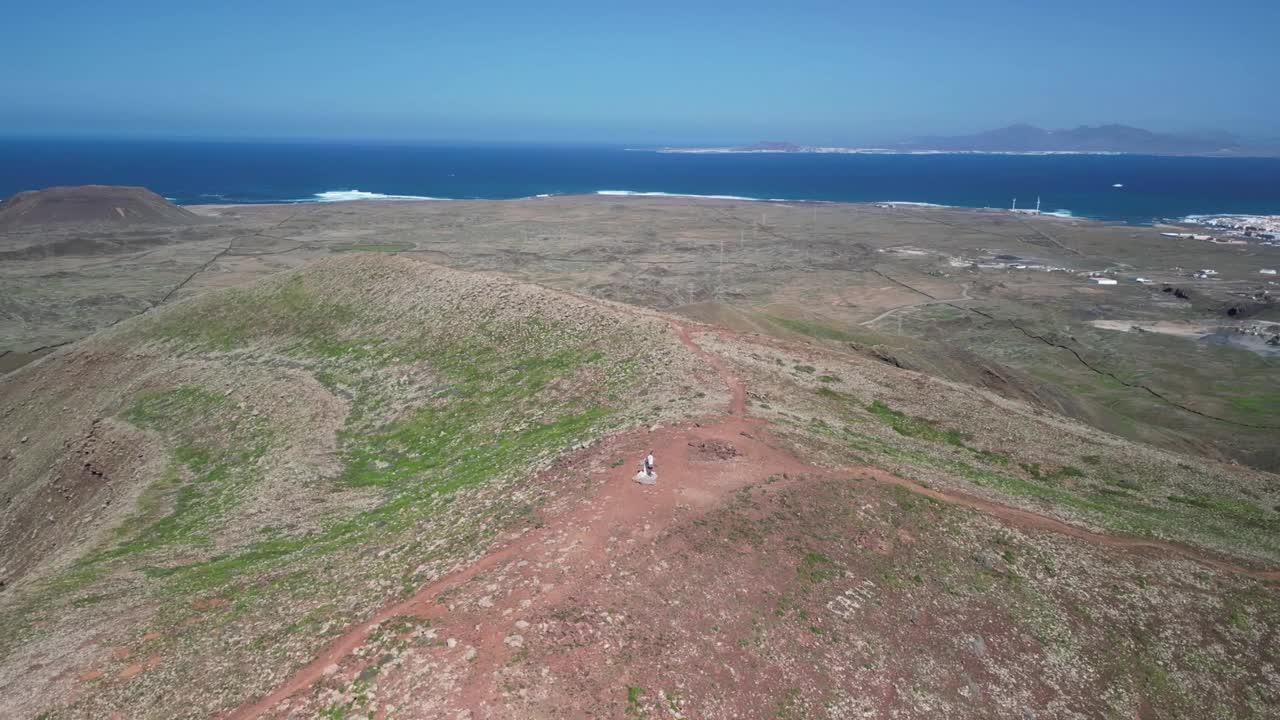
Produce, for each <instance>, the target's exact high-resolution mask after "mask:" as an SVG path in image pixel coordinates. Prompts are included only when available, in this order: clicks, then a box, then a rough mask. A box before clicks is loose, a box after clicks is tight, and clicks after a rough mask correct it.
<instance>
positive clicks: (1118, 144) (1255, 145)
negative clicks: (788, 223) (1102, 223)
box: [660, 125, 1280, 157]
mask: <svg viewBox="0 0 1280 720" xmlns="http://www.w3.org/2000/svg"><path fill="white" fill-rule="evenodd" d="M660 152H672V153H849V154H855V153H856V154H877V153H880V154H897V153H1009V154H1028V155H1031V154H1048V153H1099V154H1101V153H1116V154H1125V155H1183V156H1203V157H1277V156H1280V142H1277V141H1246V140H1244V139H1242V138H1240V137H1238V136H1236V135H1232V134H1231V133H1227V132H1223V131H1220V130H1204V131H1197V132H1192V133H1181V134H1175V133H1158V132H1152V131H1150V130H1144V129H1142V128H1136V127H1130V126H1128V125H1096V126H1092V125H1081V126H1080V127H1077V128H1072V129H1069V130H1046V129H1044V128H1039V127H1035V126H1034V125H1010V126H1009V127H1004V128H1000V129H998V130H988V131H986V132H980V133H975V134H973V135H954V136H930V137H921V138H916V139H914V140H910V141H907V142H901V143H892V144H889V145H881V146H876V147H824V146H816V145H798V144H796V143H790V142H777V141H768V142H758V143H755V144H753V145H745V146H739V147H720V148H664V149H663V150H661V151H660Z"/></svg>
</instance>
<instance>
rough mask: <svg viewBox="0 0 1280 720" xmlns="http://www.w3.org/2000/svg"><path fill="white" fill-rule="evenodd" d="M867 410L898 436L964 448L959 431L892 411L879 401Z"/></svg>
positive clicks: (961, 434)
mask: <svg viewBox="0 0 1280 720" xmlns="http://www.w3.org/2000/svg"><path fill="white" fill-rule="evenodd" d="M867 410H868V411H869V412H870V413H871V414H872V415H874V416H875V417H877V418H879V419H880V420H881V421H882V422H883V423H885V424H886V425H888V426H889V427H891V428H893V429H894V431H895V432H897V433H898V434H899V435H906V436H908V437H914V438H920V439H922V440H928V441H930V442H942V443H946V444H948V445H954V446H955V447H959V448H962V447H965V444H964V441H965V437H964V434H963V433H961V432H960V431H958V430H946V429H943V428H939V427H938V426H937V425H936V424H935V423H932V422H930V421H928V420H923V419H921V418H915V417H911V416H910V415H907V414H905V413H902V412H899V411H897V410H894V409H893V408H891V407H889V406H888V405H885V404H884V403H883V402H880V401H879V400H876V401H874V402H872V403H871V404H870V405H868V406H867Z"/></svg>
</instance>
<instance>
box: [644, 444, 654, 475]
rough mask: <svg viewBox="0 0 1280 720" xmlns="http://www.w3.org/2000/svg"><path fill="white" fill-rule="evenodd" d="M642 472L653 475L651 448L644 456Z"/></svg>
mask: <svg viewBox="0 0 1280 720" xmlns="http://www.w3.org/2000/svg"><path fill="white" fill-rule="evenodd" d="M644 474H645V475H653V450H650V451H649V454H648V455H646V456H645V458H644Z"/></svg>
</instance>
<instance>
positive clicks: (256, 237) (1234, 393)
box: [0, 196, 1280, 469]
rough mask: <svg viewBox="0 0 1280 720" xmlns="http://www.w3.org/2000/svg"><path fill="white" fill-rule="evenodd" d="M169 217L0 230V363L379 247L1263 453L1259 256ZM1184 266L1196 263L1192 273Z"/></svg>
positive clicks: (731, 225)
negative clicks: (193, 299) (870, 352)
mask: <svg viewBox="0 0 1280 720" xmlns="http://www.w3.org/2000/svg"><path fill="white" fill-rule="evenodd" d="M190 209H191V210H193V211H194V212H196V213H198V214H200V215H202V216H205V217H207V218H209V219H210V224H208V225H199V226H195V227H191V226H185V227H181V228H177V229H173V228H163V227H155V226H133V227H129V228H124V229H115V230H112V229H107V230H105V231H104V230H100V229H94V230H78V231H77V230H66V229H63V228H59V227H56V226H55V227H46V228H42V229H39V230H37V231H27V232H18V233H9V234H5V235H2V236H0V259H3V262H0V279H2V280H3V282H4V286H5V289H6V292H5V293H4V295H3V297H0V353H8V354H7V355H4V356H0V364H3V365H0V369H3V368H5V367H8V368H11V367H14V366H16V365H18V364H20V363H21V362H25V361H26V360H27V359H28V358H30V357H31V356H32V353H36V354H38V353H39V352H43V351H44V350H43V349H45V348H48V347H51V346H56V345H58V344H59V343H63V342H67V341H70V340H74V339H76V338H79V337H82V336H83V335H85V334H86V333H88V332H90V331H92V330H93V329H96V328H99V327H104V326H107V325H109V324H111V323H114V322H117V321H119V320H121V319H124V318H127V317H131V316H133V315H135V314H137V313H139V312H142V311H145V310H146V309H148V308H150V307H153V306H155V305H157V304H159V303H161V302H164V301H169V300H174V299H178V298H182V297H185V296H188V295H191V294H194V293H198V292H201V291H203V290H207V289H210V288H218V287H227V286H232V285H237V284H240V283H243V282H247V281H249V280H252V279H255V278H257V277H262V276H264V275H267V274H270V273H272V272H277V271H280V270H283V269H288V268H294V267H298V266H300V265H302V264H304V263H306V262H309V261H311V260H314V259H317V258H320V257H326V256H329V255H332V254H335V253H346V252H361V251H377V252H399V253H403V254H407V255H411V256H412V257H416V258H422V259H426V260H429V261H431V262H436V263H440V264H444V265H447V266H449V267H454V268H459V269H466V270H481V271H496V272H500V273H503V274H505V275H508V276H510V277H514V278H517V279H521V280H526V281H530V282H535V283H538V284H541V285H545V286H548V287H554V288H557V289H562V290H569V291H573V292H578V293H583V294H586V295H590V296H592V297H597V298H601V299H609V300H617V301H621V302H625V303H629V304H634V305H638V306H642V307H648V308H652V309H658V310H663V311H668V312H673V313H676V314H679V315H682V316H684V317H688V318H690V319H694V320H699V321H705V322H710V323H714V324H717V325H721V326H725V327H731V328H734V329H737V330H741V331H746V332H760V333H765V334H770V335H773V336H776V337H783V338H788V339H793V340H806V341H810V342H818V343H826V344H829V345H832V346H848V345H849V344H853V345H855V346H858V347H864V348H877V349H878V350H879V351H880V352H882V353H883V354H884V355H885V356H886V357H889V358H892V359H893V360H894V361H896V362H898V363H899V364H901V365H903V366H905V367H910V368H915V369H918V370H922V371H925V372H930V373H933V374H936V375H941V376H943V377H949V378H952V379H955V380H958V381H962V382H969V383H975V384H982V385H987V386H990V387H996V388H997V389H1000V388H1003V389H1002V390H1000V391H1002V392H1005V393H1006V394H1007V395H1010V396H1013V397H1021V398H1035V399H1036V400H1037V401H1038V402H1041V403H1043V404H1045V406H1046V407H1049V408H1051V409H1053V410H1054V411H1056V412H1064V413H1067V414H1069V415H1072V416H1073V417H1077V418H1080V419H1083V420H1085V421H1087V422H1089V423H1092V424H1094V425H1096V426H1098V427H1101V428H1103V429H1106V430H1107V431H1109V432H1112V433H1117V434H1121V435H1123V436H1125V437H1129V438H1132V439H1138V440H1142V441H1145V442H1154V443H1157V444H1160V445H1162V446H1164V447H1169V448H1180V449H1188V450H1190V451H1192V452H1196V453H1203V454H1208V455H1211V456H1214V457H1217V458H1221V459H1233V460H1236V461H1239V462H1243V463H1247V464H1250V465H1254V466H1255V467H1262V468H1268V469H1275V468H1276V467H1280V455H1278V454H1277V453H1280V450H1277V448H1276V444H1275V443H1274V442H1272V437H1273V435H1274V433H1275V432H1276V430H1277V428H1280V395H1277V394H1276V390H1275V384H1274V378H1275V371H1276V368H1277V365H1278V364H1280V352H1277V350H1278V349H1277V348H1272V347H1269V346H1266V345H1265V344H1264V343H1263V342H1262V340H1261V339H1255V338H1252V337H1249V336H1245V335H1242V334H1240V333H1239V332H1238V330H1241V329H1245V328H1247V327H1249V326H1251V325H1255V324H1258V323H1262V324H1264V325H1266V324H1267V323H1275V322H1280V309H1278V308H1277V305H1276V303H1275V302H1274V298H1270V297H1267V298H1263V296H1262V293H1264V292H1267V293H1270V294H1271V295H1274V294H1275V293H1274V291H1276V290H1280V286H1276V285H1269V284H1268V282H1267V279H1268V278H1267V277H1266V276H1263V275H1260V274H1259V273H1258V269H1259V268H1262V267H1271V266H1274V265H1276V264H1280V258H1277V257H1276V256H1277V255H1280V251H1277V250H1276V249H1275V248H1265V247H1259V246H1257V245H1212V244H1208V243H1203V242H1197V241H1194V240H1191V239H1183V238H1169V237H1164V236H1161V235H1160V234H1159V232H1157V230H1156V229H1154V228H1143V227H1132V226H1121V225H1109V224H1103V223H1096V222H1088V221H1079V220H1071V219H1064V218H1058V217H1053V216H1032V215H1017V214H1011V213H1007V212H999V211H971V210H961V209H949V208H930V207H918V206H906V205H899V206H893V207H882V206H873V205H848V204H785V203H752V202H737V201H716V200H695V199H681V198H638V197H631V198H618V197H602V196H591V197H575V198H542V199H535V200H527V201H506V202H492V201H476V202H464V201H448V202H401V201H384V202H349V203H328V204H323V203H322V204H298V205H263V206H206V207H193V208H190ZM1018 265H1023V266H1028V267H1027V268H1026V269H1010V268H1009V266H1018ZM997 266H998V267H997ZM1036 267H1046V268H1058V269H1057V270H1054V271H1045V270H1038V269H1034V268H1036ZM1203 268H1212V269H1215V270H1217V271H1218V275H1216V276H1214V277H1212V278H1211V279H1196V278H1193V277H1191V274H1192V273H1193V272H1194V271H1197V270H1200V269H1203ZM1081 271H1110V272H1111V273H1112V276H1113V277H1114V278H1116V279H1117V280H1118V284H1117V285H1115V286H1098V285H1092V284H1091V283H1089V282H1088V280H1087V279H1086V278H1085V277H1084V276H1083V275H1080V274H1077V273H1079V272H1081ZM1138 277H1142V278H1144V279H1147V280H1150V281H1151V282H1150V284H1140V283H1137V282H1135V280H1134V279H1135V278H1138ZM1273 282H1274V281H1273ZM1099 321H1102V322H1110V323H1130V324H1142V323H1150V322H1162V321H1163V322H1176V323H1191V324H1195V325H1199V326H1204V327H1206V328H1208V329H1213V330H1219V329H1220V330H1222V332H1220V333H1217V334H1216V335H1215V334H1214V333H1209V334H1207V335H1205V336H1203V338H1204V339H1200V337H1183V338H1180V337H1173V336H1170V335H1167V334H1160V333H1122V332H1117V331H1114V330H1109V329H1107V328H1106V326H1105V325H1100V324H1099Z"/></svg>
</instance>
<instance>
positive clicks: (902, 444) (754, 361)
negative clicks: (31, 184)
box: [0, 197, 1280, 720]
mask: <svg viewBox="0 0 1280 720" xmlns="http://www.w3.org/2000/svg"><path fill="white" fill-rule="evenodd" d="M191 210H192V211H193V212H195V213H197V214H198V215H201V216H203V217H204V218H206V220H205V221H203V222H201V223H199V224H195V225H191V226H183V227H181V228H178V229H173V228H166V227H163V226H152V225H147V226H145V227H132V226H131V227H128V228H116V229H109V230H102V229H100V228H97V229H94V230H92V231H91V232H90V231H88V230H80V231H76V230H73V229H67V228H56V229H51V228H50V227H48V226H46V227H44V228H42V229H39V230H26V231H23V232H21V233H16V234H15V233H10V234H7V235H4V236H3V237H2V238H0V242H3V243H4V245H3V247H0V252H2V253H4V254H3V255H2V257H3V258H4V260H3V263H2V264H0V273H2V274H3V280H4V283H5V288H6V293H5V295H4V298H3V302H4V303H5V305H3V306H0V309H3V311H4V313H3V323H4V324H3V325H0V330H2V332H3V338H4V340H3V344H0V350H8V351H9V352H10V355H11V356H13V357H11V358H10V360H11V365H12V366H13V367H14V369H13V370H12V371H11V372H9V373H8V374H6V375H4V376H2V377H0V418H2V419H3V423H0V583H3V586H0V587H3V589H2V590H0V623H3V626H4V627H5V628H6V629H7V630H8V632H7V633H5V634H4V636H3V637H0V715H3V716H5V717H24V718H25V717H45V718H103V717H108V718H110V717H119V718H134V717H139V718H174V717H191V718H206V717H226V718H245V719H247V718H257V717H266V718H309V717H321V718H348V719H354V718H472V719H473V720H479V719H480V718H515V717H520V718H552V717H554V718H566V717H568V718H579V717H582V718H586V717H592V718H596V717H610V718H867V717H874V718H934V717H957V718H1018V719H1019V720H1026V718H1050V717H1053V718H1056V717H1081V718H1083V717H1124V718H1144V719H1145V718H1184V717H1186V718H1191V717H1196V718H1199V717H1219V718H1264V717H1276V716H1277V713H1276V708H1277V707H1280V680H1277V678H1280V655H1278V654H1277V650H1276V648H1277V647H1278V646H1277V643H1276V640H1277V634H1276V633H1277V630H1278V629H1280V586H1278V585H1277V583H1280V476H1277V475H1276V474H1274V472H1273V471H1274V469H1275V463H1276V459H1277V457H1276V455H1275V452H1276V450H1275V444H1274V439H1275V437H1276V436H1277V429H1276V428H1277V427H1280V417H1278V415H1280V408H1278V407H1277V405H1278V404H1280V403H1278V402H1277V396H1276V395H1275V392H1276V390H1275V378H1276V377H1277V376H1276V370H1277V365H1278V364H1280V361H1278V360H1277V358H1276V356H1274V355H1272V354H1269V352H1268V350H1267V349H1266V347H1265V346H1263V345H1259V346H1258V347H1253V346H1252V345H1249V344H1248V341H1247V340H1245V341H1243V342H1231V341H1226V340H1224V341H1222V342H1215V341H1212V339H1210V340H1203V339H1201V337H1202V336H1200V335H1197V334H1195V333H1187V332H1177V333H1175V332H1164V331H1163V330H1168V329H1170V328H1187V327H1195V328H1200V327H1204V328H1213V329H1214V330H1215V333H1214V335H1215V336H1222V337H1225V338H1228V339H1232V338H1234V337H1235V336H1234V335H1232V334H1230V333H1232V332H1235V330H1233V328H1243V327H1252V326H1253V325H1256V324H1260V323H1266V322H1268V321H1274V320H1276V319H1277V317H1276V309H1275V307H1274V306H1273V305H1272V304H1271V302H1270V301H1269V299H1268V297H1267V296H1265V295H1263V294H1262V292H1263V291H1265V290H1266V289H1267V287H1266V285H1265V281H1263V280H1259V279H1258V278H1259V276H1258V274H1257V271H1256V268H1257V267H1258V266H1259V265H1262V266H1266V265H1265V264H1264V263H1266V262H1270V263H1271V265H1274V264H1276V263H1275V262H1274V258H1266V257H1264V256H1263V254H1264V253H1265V251H1266V250H1267V249H1265V248H1256V247H1250V246H1215V245H1210V244H1206V243H1199V242H1194V241H1191V240H1181V239H1170V238H1165V237H1161V236H1160V235H1159V234H1158V232H1156V230H1154V229H1151V228H1136V227H1127V226H1111V225H1103V224H1098V223H1090V222H1083V221H1073V220H1070V219H1063V218H1050V217H1034V216H1021V215H1012V214H1009V213H999V212H979V211H961V210H949V209H936V208H918V207H905V206H898V207H877V206H863V205H834V204H833V205H825V204H821V205H809V204H806V205H784V204H761V203H748V202H732V201H692V200H681V199H653V198H626V199H619V198H608V197H584V198H548V199H545V200H542V199H540V200H533V201H518V202H474V203H473V202H379V203H337V204H331V205H320V204H315V205H293V206H253V207H248V206H235V207H231V206H221V207H214V206H209V207H198V208H191ZM1015 265H1029V266H1031V265H1038V266H1045V267H1048V268H1056V269H1052V270H1038V269H1031V268H1029V267H1028V268H1016V267H1011V266H1015ZM1203 268H1213V269H1216V270H1217V271H1218V274H1217V275H1216V276H1214V279H1212V280H1208V279H1206V280H1196V279H1194V278H1191V277H1189V276H1188V275H1189V271H1190V270H1199V269H1203ZM1080 271H1097V272H1110V273H1111V276H1112V277H1114V278H1116V279H1117V281H1118V284H1117V285H1113V286H1098V285H1094V284H1091V283H1090V282H1089V281H1088V280H1087V278H1086V276H1085V275H1083V274H1080ZM1138 276H1141V277H1143V278H1147V279H1151V280H1153V281H1154V282H1153V283H1152V284H1142V283H1137V282H1136V281H1134V279H1133V278H1136V277H1138ZM1165 288H1168V291H1167V292H1166V290H1165ZM10 289H12V291H11V292H10ZM1125 323H1128V325H1125ZM1133 327H1139V328H1147V329H1144V330H1133V329H1132V328H1133ZM1126 328H1128V329H1126ZM95 330H96V331H97V332H95ZM1219 331H1221V332H1219ZM1235 334H1241V335H1243V334H1242V333H1238V332H1235ZM1250 337H1253V336H1250ZM650 452H652V453H653V454H654V455H655V457H656V459H657V473H658V482H657V484H656V485H654V486H644V485H640V484H638V483H635V482H633V481H632V476H633V475H634V474H635V471H636V468H637V465H638V463H639V461H640V458H642V457H644V455H645V454H647V453H650Z"/></svg>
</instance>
